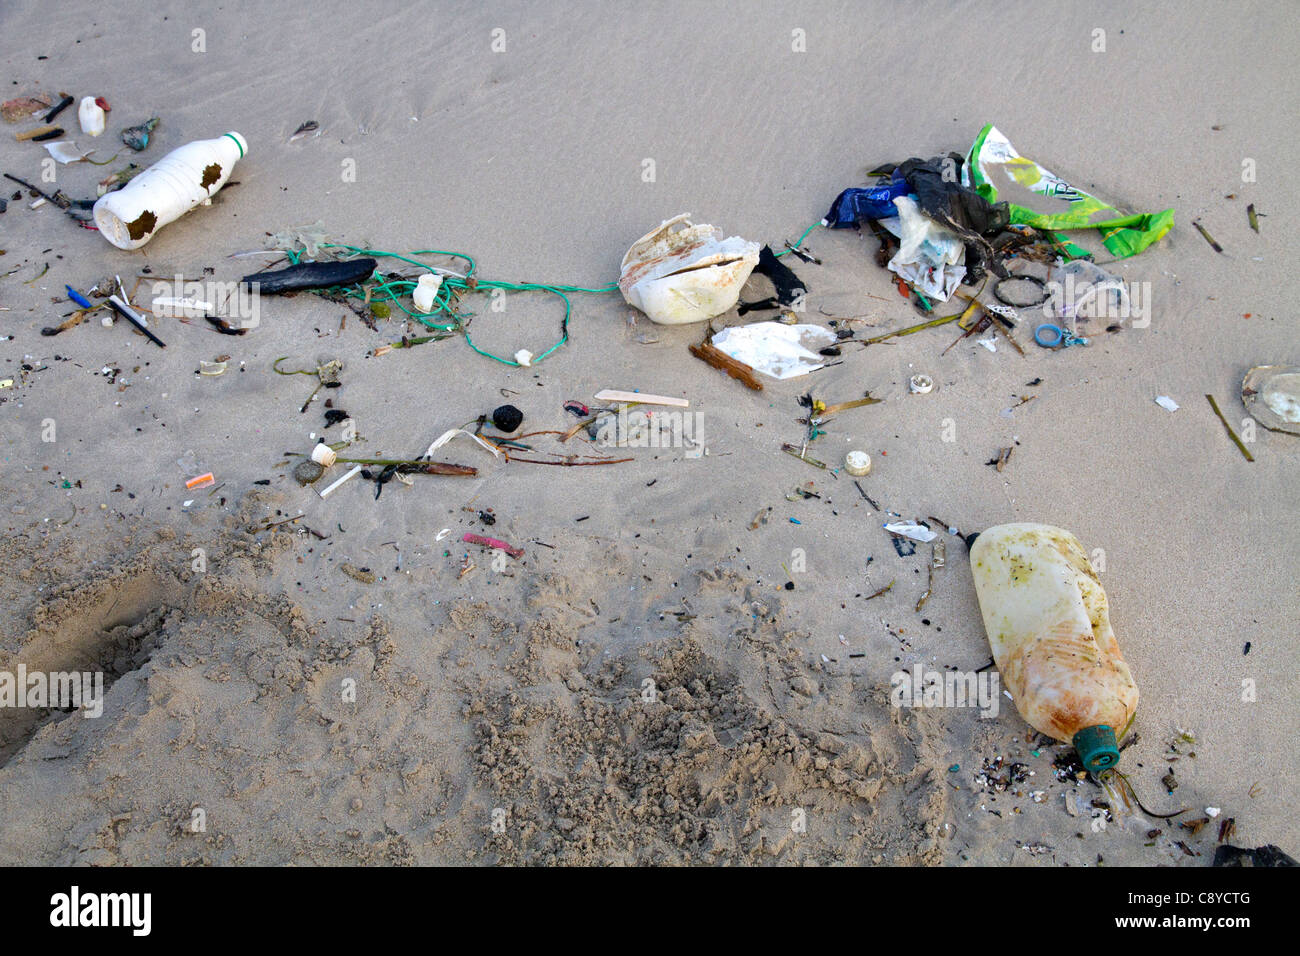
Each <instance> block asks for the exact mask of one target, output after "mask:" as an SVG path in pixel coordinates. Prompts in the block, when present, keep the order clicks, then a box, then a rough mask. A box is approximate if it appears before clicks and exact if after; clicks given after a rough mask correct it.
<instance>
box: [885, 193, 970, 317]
mask: <svg viewBox="0 0 1300 956" xmlns="http://www.w3.org/2000/svg"><path fill="white" fill-rule="evenodd" d="M894 207H895V208H896V209H897V210H898V216H897V217H896V218H893V219H882V220H880V224H881V225H882V226H884V227H885V228H886V229H888V230H889V231H890V232H892V233H893V234H894V235H896V236H897V237H898V242H899V245H898V252H896V253H894V258H892V259H890V260H889V271H890V272H894V273H896V274H898V275H899V276H900V277H902V278H903V279H904V280H906V281H907V282H909V283H910V284H911V285H913V286H915V287H916V288H918V289H920V290H921V291H922V292H924V293H925V294H926V295H928V296H929V297H930V298H932V299H938V300H939V301H940V302H947V301H948V299H949V298H950V297H951V296H952V294H953V293H954V292H956V291H957V287H958V286H959V285H961V280H962V279H964V278H965V277H966V246H965V244H964V243H963V242H962V241H961V238H960V237H959V236H957V234H956V233H954V232H952V231H950V230H948V229H945V228H944V227H943V226H941V225H939V224H938V223H936V222H935V221H934V220H933V219H930V218H929V217H928V216H926V215H925V214H924V213H923V212H921V210H920V208H919V207H918V206H917V204H916V200H915V199H913V198H912V197H911V196H899V197H898V198H897V199H895V200H894Z"/></svg>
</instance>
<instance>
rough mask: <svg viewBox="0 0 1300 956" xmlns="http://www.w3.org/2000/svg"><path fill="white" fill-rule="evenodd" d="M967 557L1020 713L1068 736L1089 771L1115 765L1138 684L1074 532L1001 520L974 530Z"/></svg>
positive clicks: (1000, 666)
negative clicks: (977, 534) (990, 526)
mask: <svg viewBox="0 0 1300 956" xmlns="http://www.w3.org/2000/svg"><path fill="white" fill-rule="evenodd" d="M970 561H971V574H972V576H973V577H974V579H975V593H976V594H977V595H978V596H979V603H980V612H981V613H982V614H983V617H984V628H985V630H986V631H987V632H988V636H989V644H990V646H991V647H992V649H993V659H994V660H995V661H996V662H997V666H998V673H999V674H1001V676H1002V680H1003V681H1004V682H1005V684H1006V686H1007V689H1008V690H1009V691H1010V693H1011V696H1012V698H1013V699H1014V700H1015V703H1016V709H1017V710H1019V711H1020V715H1021V716H1022V717H1024V718H1025V720H1026V721H1027V722H1028V723H1029V724H1030V726H1032V727H1033V728H1034V729H1035V730H1038V731H1040V732H1041V733H1044V734H1047V735H1048V736H1049V737H1054V738H1055V739H1057V740H1061V741H1066V740H1068V741H1070V742H1071V743H1073V744H1074V747H1075V749H1076V750H1077V751H1078V753H1079V758H1080V760H1082V762H1083V765H1084V766H1085V767H1086V768H1087V769H1088V770H1089V771H1091V772H1092V773H1100V772H1101V771H1104V770H1106V769H1108V768H1110V767H1113V766H1114V765H1115V764H1116V763H1118V762H1119V742H1120V741H1121V740H1123V738H1124V734H1125V732H1126V731H1127V730H1128V727H1129V724H1130V723H1131V722H1132V720H1133V715H1134V712H1135V711H1136V710H1137V703H1138V689H1137V685H1136V684H1134V683H1133V675H1132V674H1131V673H1130V672H1129V669H1128V664H1126V663H1125V662H1124V658H1123V656H1121V654H1120V651H1119V644H1118V643H1117V642H1116V640H1115V632H1114V631H1112V630H1111V626H1110V607H1109V605H1108V603H1107V601H1106V592H1105V591H1103V590H1102V587H1101V580H1100V579H1099V578H1098V577H1097V572H1096V571H1095V570H1094V569H1093V567H1092V565H1091V563H1090V562H1089V561H1088V555H1087V553H1086V552H1084V550H1083V546H1082V545H1080V544H1079V540H1078V539H1077V538H1076V537H1075V536H1074V535H1072V534H1070V532H1068V531H1063V530H1062V529H1060V528H1054V527H1052V526H1051V525H1045V524H1029V523H1023V524H1004V525H998V526H997V527H995V528H989V529H988V530H987V531H983V532H981V533H980V534H979V536H978V537H976V538H975V541H974V543H973V544H972V545H971V549H970Z"/></svg>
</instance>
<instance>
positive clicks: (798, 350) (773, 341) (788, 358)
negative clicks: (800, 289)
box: [713, 322, 837, 379]
mask: <svg viewBox="0 0 1300 956" xmlns="http://www.w3.org/2000/svg"><path fill="white" fill-rule="evenodd" d="M836 341H837V340H836V337H835V333H834V332H832V331H831V330H830V329H826V328H822V327H821V326H820V325H784V324H782V323H780V322H755V323H753V324H752V325H737V326H732V327H731V328H726V329H723V330H722V331H721V332H719V333H718V334H717V335H715V336H714V337H713V346H714V348H716V349H718V350H719V351H721V352H725V353H726V354H727V355H730V356H731V357H732V358H734V359H735V360H736V361H737V362H744V363H745V364H746V365H748V366H749V367H750V368H752V369H754V370H755V371H758V372H762V373H763V374H764V375H771V376H772V377H773V378H782V379H784V378H795V377H797V376H800V375H806V374H808V373H809V372H815V371H816V370H817V369H819V368H821V367H822V366H823V365H825V364H826V360H825V359H824V358H822V356H820V355H818V354H817V352H816V351H815V350H816V349H824V348H826V347H827V346H829V345H834V344H835V342H836Z"/></svg>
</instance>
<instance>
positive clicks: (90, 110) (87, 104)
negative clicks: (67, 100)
mask: <svg viewBox="0 0 1300 956" xmlns="http://www.w3.org/2000/svg"><path fill="white" fill-rule="evenodd" d="M77 120H78V121H79V122H80V123H81V131H82V132H83V133H85V134H86V135H87V136H98V135H99V134H100V133H102V132H104V108H103V107H102V106H100V105H99V104H98V103H96V102H95V98H94V97H93V96H83V97H82V98H81V105H80V106H78V107H77Z"/></svg>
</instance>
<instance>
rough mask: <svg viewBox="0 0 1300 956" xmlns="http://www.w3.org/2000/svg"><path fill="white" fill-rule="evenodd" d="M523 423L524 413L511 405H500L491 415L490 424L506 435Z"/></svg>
mask: <svg viewBox="0 0 1300 956" xmlns="http://www.w3.org/2000/svg"><path fill="white" fill-rule="evenodd" d="M523 421H524V413H523V412H521V411H520V410H519V409H517V408H515V407H514V406H513V405H502V406H501V407H500V408H498V409H496V411H494V412H493V413H492V424H493V425H495V426H496V427H497V428H499V429H500V430H501V431H503V432H505V433H506V434H507V435H508V434H510V433H511V432H512V431H514V430H515V429H516V428H518V427H519V426H520V425H521V424H523Z"/></svg>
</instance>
